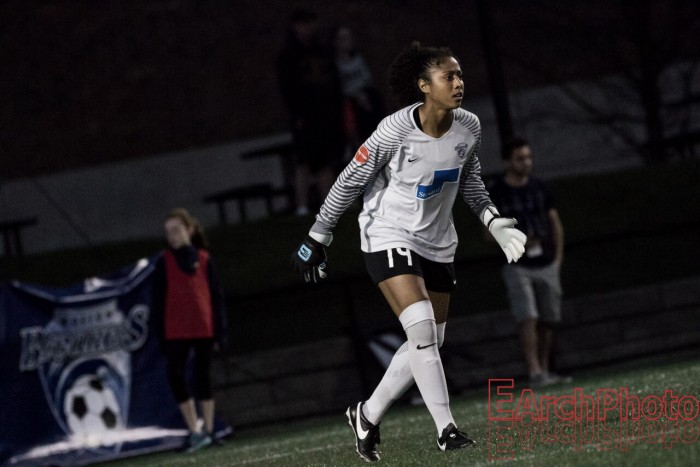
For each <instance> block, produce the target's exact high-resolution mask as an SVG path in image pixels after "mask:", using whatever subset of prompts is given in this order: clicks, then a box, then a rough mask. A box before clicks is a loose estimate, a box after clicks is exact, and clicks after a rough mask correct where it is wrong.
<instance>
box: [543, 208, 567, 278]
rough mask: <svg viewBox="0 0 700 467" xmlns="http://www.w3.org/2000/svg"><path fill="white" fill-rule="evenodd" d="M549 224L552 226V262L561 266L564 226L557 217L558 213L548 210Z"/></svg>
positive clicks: (553, 209) (551, 209)
mask: <svg viewBox="0 0 700 467" xmlns="http://www.w3.org/2000/svg"><path fill="white" fill-rule="evenodd" d="M547 216H549V222H550V224H551V225H552V240H553V242H554V262H555V263H556V264H557V265H558V266H561V265H562V263H563V262H564V226H563V225H562V223H561V218H560V217H559V211H557V210H556V209H555V208H550V209H549V211H547Z"/></svg>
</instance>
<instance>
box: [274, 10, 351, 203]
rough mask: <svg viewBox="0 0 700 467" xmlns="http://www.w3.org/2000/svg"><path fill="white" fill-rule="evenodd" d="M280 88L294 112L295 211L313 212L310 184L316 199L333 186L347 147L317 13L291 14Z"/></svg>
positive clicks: (339, 90) (337, 86)
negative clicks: (312, 183)
mask: <svg viewBox="0 0 700 467" xmlns="http://www.w3.org/2000/svg"><path fill="white" fill-rule="evenodd" d="M277 71H278V79H279V85H280V92H281V94H282V98H283V100H284V103H285V105H286V107H287V111H288V112H289V117H290V126H291V130H292V137H293V145H294V152H295V157H296V169H295V170H296V172H295V183H296V186H295V203H296V212H297V214H299V215H304V214H307V213H308V212H309V199H310V197H309V195H310V193H309V186H310V183H311V177H312V176H313V175H315V176H316V187H317V189H318V199H323V197H325V196H326V194H327V193H328V191H329V190H330V188H331V185H333V181H334V180H335V176H336V172H337V170H338V169H339V168H340V167H339V166H340V164H342V157H343V152H344V148H345V134H344V127H343V94H342V88H341V84H340V77H339V75H338V70H337V69H336V65H335V60H334V57H333V51H332V49H331V48H330V47H328V46H326V45H325V44H324V43H323V42H322V41H321V40H320V36H319V34H318V18H317V17H316V14H315V13H313V12H311V11H308V10H303V9H297V10H295V11H294V12H293V13H292V16H291V20H290V28H289V35H288V37H287V41H286V43H285V45H284V47H283V49H282V50H281V52H280V54H279V57H278V62H277Z"/></svg>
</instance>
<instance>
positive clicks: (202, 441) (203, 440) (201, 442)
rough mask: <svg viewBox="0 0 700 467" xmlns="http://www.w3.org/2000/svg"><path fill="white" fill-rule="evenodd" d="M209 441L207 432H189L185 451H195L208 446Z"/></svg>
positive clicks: (209, 437)
mask: <svg viewBox="0 0 700 467" xmlns="http://www.w3.org/2000/svg"><path fill="white" fill-rule="evenodd" d="M211 442H212V440H211V436H209V435H208V434H207V433H190V437H189V439H188V447H187V452H195V451H199V450H200V449H204V448H205V447H207V446H209V445H210V444H211Z"/></svg>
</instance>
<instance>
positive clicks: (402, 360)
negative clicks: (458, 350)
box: [362, 323, 447, 425]
mask: <svg viewBox="0 0 700 467" xmlns="http://www.w3.org/2000/svg"><path fill="white" fill-rule="evenodd" d="M446 325H447V323H440V324H438V325H436V328H437V337H438V347H442V343H443V342H444V341H445V326H446ZM407 350H408V346H407V342H404V343H403V345H401V346H400V347H399V348H398V349H396V353H395V354H394V357H393V358H392V359H391V363H389V367H388V368H387V369H386V372H385V373H384V376H383V377H382V380H381V381H380V382H379V384H378V385H377V387H376V388H375V389H374V392H373V393H372V395H371V396H370V398H369V399H367V401H366V402H365V403H364V404H363V405H362V413H363V414H364V415H365V418H366V419H367V420H368V421H369V422H370V423H372V424H373V425H376V424H377V423H379V422H380V421H381V419H382V417H384V414H385V413H386V411H387V410H389V407H391V405H392V404H393V403H394V402H395V401H397V400H399V399H400V398H401V396H403V395H404V394H405V393H406V391H408V389H409V388H410V387H411V386H413V383H414V382H415V380H414V379H413V373H411V365H410V364H409V362H408V352H407Z"/></svg>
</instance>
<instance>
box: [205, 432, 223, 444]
mask: <svg viewBox="0 0 700 467" xmlns="http://www.w3.org/2000/svg"><path fill="white" fill-rule="evenodd" d="M209 438H211V445H212V446H214V447H221V446H223V445H224V444H226V442H225V441H224V439H223V438H219V437H218V436H216V434H215V433H214V432H210V433H209Z"/></svg>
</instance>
